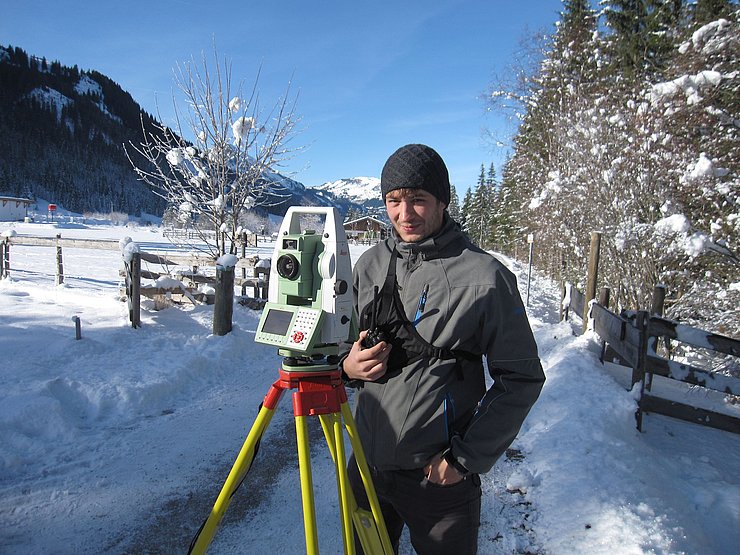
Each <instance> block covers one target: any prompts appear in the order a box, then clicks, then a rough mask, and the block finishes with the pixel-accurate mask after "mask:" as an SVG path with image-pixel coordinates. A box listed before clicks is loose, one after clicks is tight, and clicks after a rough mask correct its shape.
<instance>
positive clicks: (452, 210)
mask: <svg viewBox="0 0 740 555" xmlns="http://www.w3.org/2000/svg"><path fill="white" fill-rule="evenodd" d="M447 213H448V214H449V215H450V217H451V218H452V219H453V220H455V221H456V222H457V223H461V221H462V214H461V209H460V199H459V198H458V196H457V188H456V187H455V186H454V185H451V186H450V204H449V205H448V206H447Z"/></svg>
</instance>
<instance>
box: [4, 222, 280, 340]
mask: <svg viewBox="0 0 740 555" xmlns="http://www.w3.org/2000/svg"><path fill="white" fill-rule="evenodd" d="M247 243H249V242H248V241H247V242H244V244H243V246H242V257H241V258H240V259H239V260H238V262H237V265H236V266H235V267H234V268H232V269H231V270H233V271H232V272H231V276H228V272H226V274H225V275H224V277H225V278H226V279H228V278H229V277H230V278H231V293H230V299H231V302H233V299H234V295H233V288H234V286H240V287H241V294H242V300H240V302H242V304H246V305H247V306H250V307H252V308H261V307H262V306H264V303H265V302H266V299H267V293H268V288H269V276H270V268H269V267H264V268H263V267H260V266H259V265H258V264H257V262H258V259H257V258H256V257H246V252H245V249H246V246H247ZM250 244H251V243H250ZM12 245H16V246H42V247H55V248H56V276H55V282H56V284H57V285H58V284H61V283H63V282H64V262H63V248H64V247H66V248H83V249H104V250H116V251H120V250H121V244H120V242H119V241H113V240H109V241H105V240H91V239H69V238H62V237H61V235H57V236H56V237H32V236H12V237H4V238H3V239H2V241H0V278H6V277H8V276H10V273H11V246H12ZM142 260H143V261H145V262H147V263H148V264H150V265H153V266H156V267H151V266H150V269H147V270H142V268H141V261H142ZM182 267H186V268H188V269H189V270H187V271H183V270H182ZM211 267H215V268H214V272H213V273H214V274H215V275H210V273H211V272H210V271H209V275H206V274H205V273H203V272H202V271H200V270H202V269H203V268H211ZM237 271H239V272H240V273H241V277H236V276H235V274H234V272H237ZM120 274H121V276H122V277H124V278H125V291H124V294H125V297H126V300H127V302H128V307H129V320H130V322H131V325H132V326H133V327H139V326H140V324H141V304H140V300H141V296H142V295H143V296H145V297H148V298H151V299H153V300H154V302H155V308H162V307H164V306H170V305H171V304H172V303H173V302H177V301H182V300H186V301H190V302H193V303H197V302H203V303H208V304H214V305H217V307H216V308H219V307H224V306H226V305H227V304H228V303H226V304H224V303H219V302H217V299H216V296H217V295H218V293H219V291H223V292H224V294H227V295H228V294H229V292H228V288H224V287H223V283H221V282H220V281H219V278H220V277H221V275H222V274H223V273H222V272H219V268H218V267H216V261H215V260H214V258H213V257H212V256H208V255H195V254H188V255H181V254H177V253H169V252H168V253H166V254H156V253H147V252H137V253H134V255H133V256H131V257H130V259H126V258H124V259H123V270H122V271H121V272H120ZM248 274H249V275H248ZM162 277H169V278H173V279H172V280H164V282H163V281H162V280H160V278H162ZM142 278H144V279H152V280H155V285H153V286H143V287H142V285H141V280H142ZM157 281H159V284H157V283H156V282H157ZM202 284H209V285H212V286H213V287H214V288H215V291H216V292H215V293H214V294H208V293H202V292H199V291H198V287H199V285H202ZM249 287H251V288H252V290H253V296H254V298H253V299H251V298H250V299H246V290H247V288H249ZM221 316H223V317H228V319H229V321H228V322H227V323H226V322H222V321H220V317H221ZM230 319H231V313H230V312H229V311H228V309H223V310H221V311H215V314H214V329H215V330H216V329H217V330H218V331H222V330H224V329H228V330H230V329H231V321H230ZM214 333H215V332H214Z"/></svg>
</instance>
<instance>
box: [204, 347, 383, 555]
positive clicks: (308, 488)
mask: <svg viewBox="0 0 740 555" xmlns="http://www.w3.org/2000/svg"><path fill="white" fill-rule="evenodd" d="M286 361H287V359H285V360H284V363H283V367H284V368H285V367H288V368H291V370H285V369H284V368H281V369H280V378H279V379H278V380H277V381H276V382H275V383H273V384H272V386H271V387H270V390H269V391H268V392H267V395H266V396H265V399H264V402H263V404H262V407H261V408H260V411H259V414H258V415H257V418H256V419H255V422H254V424H253V425H252V428H251V430H250V431H249V434H248V435H247V439H246V440H245V441H244V445H243V446H242V448H241V451H240V452H239V456H238V457H237V459H236V461H235V462H234V465H233V466H232V468H231V472H229V476H228V477H227V478H226V482H225V483H224V485H223V487H222V488H221V493H219V495H218V498H217V499H216V503H215V504H214V506H213V509H212V510H211V514H210V515H209V516H208V519H207V520H206V521H205V522H204V523H203V526H202V527H201V529H200V530H199V531H198V534H197V535H196V537H195V538H194V540H193V543H192V544H191V547H190V553H193V554H198V555H199V554H202V553H205V552H206V550H207V549H208V546H209V545H210V543H211V541H212V540H213V536H214V535H215V533H216V529H217V528H218V525H219V523H220V521H221V518H222V517H223V515H224V513H225V512H226V509H227V508H228V506H229V503H230V501H231V497H232V496H233V494H234V492H235V491H236V489H237V488H238V487H239V485H240V484H241V482H242V480H243V479H244V476H245V475H246V473H247V472H248V471H249V468H250V466H251V464H252V460H253V459H254V456H255V452H256V449H257V446H258V443H259V440H260V439H261V438H262V435H263V434H264V433H265V430H266V429H267V426H268V425H269V424H270V420H271V419H272V416H273V414H274V411H275V408H276V407H277V405H278V402H279V401H280V398H281V397H282V395H283V393H284V392H285V391H286V390H288V389H296V390H297V391H295V392H294V393H293V414H294V416H295V424H296V438H297V440H298V466H299V473H300V483H301V500H302V505H303V526H304V530H305V536H306V553H307V554H308V555H317V554H318V552H319V545H318V534H317V529H316V511H315V505H314V497H313V478H312V474H311V454H310V448H309V439H308V425H307V420H306V418H307V417H309V416H318V417H319V420H320V422H321V428H322V430H323V432H324V436H325V437H326V442H327V445H328V447H329V451H330V453H331V456H332V459H333V460H334V466H335V470H336V478H337V491H338V494H339V505H340V518H341V525H342V537H343V540H344V553H345V554H346V555H353V554H354V553H355V544H354V534H353V531H355V532H356V533H357V535H358V537H359V539H360V543H361V545H362V549H363V551H364V552H365V553H367V554H369V555H375V554H381V555H392V553H393V548H392V547H391V543H390V539H389V538H388V531H387V530H386V527H385V522H384V521H383V515H382V513H381V511H380V503H379V502H378V498H377V495H376V493H375V487H374V486H373V483H372V480H371V478H370V470H369V468H368V465H367V460H366V459H365V455H364V452H363V450H362V444H361V443H360V439H359V437H358V436H357V432H356V427H355V422H354V418H353V417H352V412H351V411H350V408H349V404H348V403H347V392H346V391H345V389H344V384H343V382H342V378H341V372H340V371H339V370H338V369H337V367H336V365H334V366H331V365H310V366H308V367H289V366H287V364H286ZM292 368H303V369H304V370H303V371H296V370H292ZM308 368H310V370H308ZM342 418H343V419H344V426H345V428H346V430H347V434H348V436H349V439H350V443H351V444H352V449H353V451H354V455H355V459H356V461H357V468H358V470H359V472H360V476H361V478H362V483H363V485H364V487H365V492H366V493H367V498H368V500H369V501H370V509H371V510H370V511H366V510H364V509H360V508H358V506H357V502H356V501H355V498H354V495H353V494H352V490H351V488H350V487H349V478H348V475H347V468H346V465H345V451H344V436H343V433H342Z"/></svg>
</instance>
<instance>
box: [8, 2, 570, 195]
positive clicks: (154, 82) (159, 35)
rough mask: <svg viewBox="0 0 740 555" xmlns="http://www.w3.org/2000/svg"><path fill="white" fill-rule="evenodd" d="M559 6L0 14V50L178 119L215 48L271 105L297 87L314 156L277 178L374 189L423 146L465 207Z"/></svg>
mask: <svg viewBox="0 0 740 555" xmlns="http://www.w3.org/2000/svg"><path fill="white" fill-rule="evenodd" d="M561 9H562V3H561V0H527V1H521V0H520V1H516V2H509V1H504V0H500V1H495V0H489V1H482V0H446V1H431V0H426V1H417V0H413V1H402V0H397V1H395V2H388V1H384V0H383V1H378V0H376V1H371V2H359V1H351V0H345V1H325V2H324V1H319V0H313V1H308V0H306V1H298V0H292V1H287V0H270V1H263V2H253V1H249V0H242V1H240V2H232V1H220V0H212V1H210V2H202V1H198V2H196V1H191V0H148V1H139V0H126V1H123V2H115V3H112V2H107V1H105V0H99V1H97V2H90V1H86V0H84V1H81V0H77V1H70V0H61V1H48V2H38V1H33V0H26V1H24V2H18V1H17V0H14V1H9V0H0V14H2V16H1V17H0V43H1V44H3V45H5V46H7V45H12V46H18V47H20V48H22V49H24V50H26V51H27V52H28V53H29V54H33V55H36V56H43V57H46V59H47V60H49V61H51V60H58V61H60V62H61V63H62V64H65V65H75V64H76V65H77V66H78V67H79V68H80V69H82V70H90V69H94V70H97V71H99V72H101V73H103V74H105V75H107V76H108V77H110V78H111V79H113V80H114V81H116V82H117V83H118V84H120V85H121V86H122V87H123V88H124V89H125V90H127V91H128V92H129V93H131V95H132V96H133V98H134V99H135V100H136V101H137V102H139V103H140V104H141V105H142V107H143V108H144V109H145V110H147V111H148V112H150V113H156V111H157V108H156V107H157V105H158V106H159V112H160V113H161V115H162V117H163V119H165V121H167V119H168V118H171V114H172V92H173V89H174V88H175V85H174V80H173V69H174V68H175V66H176V65H177V64H178V63H182V62H185V61H188V60H190V59H191V58H192V57H195V58H198V59H199V58H200V57H201V54H202V53H203V52H205V53H206V54H210V53H211V52H212V47H213V44H214V41H215V45H216V48H217V50H218V52H219V54H221V55H222V56H226V57H228V58H229V59H231V61H232V63H233V70H232V73H233V78H234V80H237V81H239V80H243V81H244V82H245V84H247V85H251V83H252V82H253V81H254V78H255V76H256V74H257V71H258V69H259V68H260V66H261V67H262V74H261V77H260V87H259V89H260V94H261V97H262V102H263V104H269V105H272V104H273V103H274V102H275V101H276V100H277V99H278V97H279V96H280V95H281V94H283V93H284V92H285V90H286V87H287V85H288V83H289V82H290V83H291V90H292V91H293V92H294V93H297V94H298V104H297V112H298V114H300V115H301V117H302V123H301V132H300V134H299V135H298V136H296V137H295V139H294V143H293V144H294V145H296V146H303V147H305V149H304V150H303V151H302V152H299V153H298V154H296V156H295V157H293V158H292V159H291V160H290V161H289V162H288V163H287V165H286V167H284V168H282V170H283V172H284V173H286V174H288V175H290V176H291V177H293V178H294V179H296V180H297V181H300V182H302V183H304V184H305V185H307V186H314V185H320V184H321V183H325V182H327V181H333V180H336V179H341V178H346V177H356V176H371V177H379V176H380V170H381V168H382V166H383V163H384V162H385V160H386V159H387V158H388V156H389V155H390V154H391V153H392V152H393V151H394V150H395V149H396V148H398V147H399V146H401V145H403V144H407V143H415V142H420V143H426V144H428V145H430V146H432V147H434V148H435V149H436V150H437V151H439V153H440V154H441V155H442V157H443V158H444V159H445V161H446V162H447V165H448V168H449V171H450V179H451V181H452V182H453V184H454V185H455V186H456V187H457V190H458V194H459V195H460V196H461V197H462V195H464V193H465V190H467V188H468V187H474V186H475V184H476V181H477V177H478V174H479V172H480V165H481V163H484V164H485V166H486V169H487V168H488V166H489V164H490V163H491V162H493V163H494V165H495V166H496V170H497V172H498V173H499V175H500V166H501V164H502V163H503V161H504V159H505V156H506V150H505V148H504V147H500V146H498V147H497V146H496V145H495V144H494V143H493V142H492V141H491V140H489V139H486V138H485V135H486V134H485V130H487V129H493V130H495V131H496V133H497V136H499V137H501V136H505V137H511V136H512V135H513V133H514V131H515V127H514V126H513V123H512V122H510V121H508V120H507V119H506V118H505V117H504V116H503V115H500V116H499V115H491V114H488V115H487V114H486V113H485V103H484V101H483V100H482V99H481V95H483V94H484V93H485V91H486V90H487V89H488V87H489V86H490V85H491V83H492V82H493V79H494V76H499V75H505V74H506V73H507V72H509V68H510V66H511V64H512V63H513V62H515V60H516V57H517V55H518V53H520V52H521V50H522V41H523V40H526V39H527V37H530V36H531V35H532V34H533V33H534V32H537V31H544V32H552V31H553V30H554V24H555V22H556V21H557V19H558V13H559V11H560V10H561Z"/></svg>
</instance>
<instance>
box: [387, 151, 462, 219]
mask: <svg viewBox="0 0 740 555" xmlns="http://www.w3.org/2000/svg"><path fill="white" fill-rule="evenodd" d="M405 188H409V189H423V190H424V191H426V192H428V193H431V194H432V195H434V196H435V197H437V198H438V199H439V200H440V201H442V202H443V203H444V204H445V205H446V206H448V205H449V204H450V177H449V174H448V173H447V166H445V163H444V161H443V160H442V157H441V156H440V155H439V154H437V152H436V151H435V150H434V149H433V148H431V147H428V146H426V145H406V146H402V147H401V148H399V149H398V150H397V151H396V152H394V153H393V154H391V156H390V158H388V161H387V162H386V163H385V166H383V171H382V172H381V174H380V191H381V192H382V193H383V199H385V195H387V194H388V193H389V192H390V191H395V190H396V189H405Z"/></svg>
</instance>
